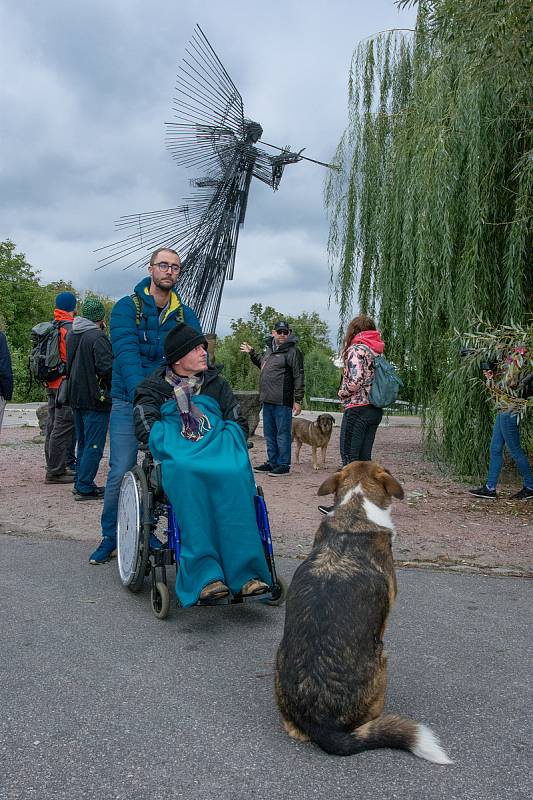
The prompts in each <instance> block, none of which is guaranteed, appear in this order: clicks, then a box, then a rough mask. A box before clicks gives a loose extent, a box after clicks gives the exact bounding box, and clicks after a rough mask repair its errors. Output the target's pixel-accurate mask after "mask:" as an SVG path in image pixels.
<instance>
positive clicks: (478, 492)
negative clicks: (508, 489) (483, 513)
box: [468, 486, 496, 500]
mask: <svg viewBox="0 0 533 800" xmlns="http://www.w3.org/2000/svg"><path fill="white" fill-rule="evenodd" d="M468 491H469V492H470V494H473V495H474V497H481V498H482V499H483V500H496V489H488V488H487V487H486V486H480V487H479V489H469V490H468Z"/></svg>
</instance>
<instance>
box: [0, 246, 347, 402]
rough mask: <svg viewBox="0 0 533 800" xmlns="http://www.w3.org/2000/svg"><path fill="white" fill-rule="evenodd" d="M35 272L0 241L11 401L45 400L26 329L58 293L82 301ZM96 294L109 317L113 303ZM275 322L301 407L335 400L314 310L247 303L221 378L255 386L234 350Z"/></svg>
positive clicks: (324, 331)
mask: <svg viewBox="0 0 533 800" xmlns="http://www.w3.org/2000/svg"><path fill="white" fill-rule="evenodd" d="M39 274H40V273H39V270H36V269H33V268H32V267H31V266H30V264H28V263H27V261H26V259H25V256H24V255H23V254H22V253H17V252H16V246H15V244H14V243H13V242H11V241H5V242H0V324H1V325H2V327H3V328H4V329H5V332H6V336H7V339H8V342H9V346H10V350H11V356H12V361H13V372H14V378H15V393H14V397H13V400H14V402H29V401H40V400H43V401H44V400H45V394H44V390H43V388H42V386H40V385H38V384H36V383H35V382H33V383H32V382H31V381H30V376H29V371H28V358H29V353H30V347H31V336H30V332H31V329H32V327H33V326H34V325H36V324H37V323H39V322H43V321H44V320H48V319H52V317H53V310H54V301H55V297H56V295H57V294H58V293H59V292H63V291H69V292H73V293H74V294H75V295H76V296H77V297H78V298H80V300H81V299H83V298H82V297H81V293H80V292H79V291H77V290H76V288H75V287H74V286H73V285H72V283H71V282H70V281H53V282H51V283H42V282H41V281H40V278H39ZM98 296H99V297H100V299H101V300H102V302H103V303H104V305H105V307H106V312H107V314H106V316H107V319H109V315H110V313H111V309H112V307H113V300H112V299H111V298H109V297H105V296H101V295H98ZM278 319H286V320H287V321H288V322H289V323H290V324H291V325H292V327H293V329H294V332H295V334H296V336H297V338H298V346H299V348H300V349H301V351H302V353H303V356H304V368H305V375H306V405H308V404H309V398H310V397H329V398H335V397H336V396H337V390H338V388H339V383H340V370H339V368H338V367H336V366H335V364H334V363H333V359H334V357H335V352H334V350H333V348H332V347H331V344H330V340H329V330H328V325H327V323H326V322H324V320H322V319H321V318H320V316H319V315H318V314H317V313H316V312H311V313H308V312H304V313H303V314H300V315H299V316H291V315H287V314H283V313H281V312H280V311H277V310H276V309H274V308H272V307H271V306H266V307H264V308H263V306H262V305H260V304H259V303H256V304H254V305H252V307H251V309H250V312H249V314H248V315H247V318H246V319H243V318H239V319H237V320H233V321H232V322H231V326H230V327H231V333H230V334H229V335H228V336H225V337H223V338H221V339H219V340H218V342H217V347H216V352H215V357H216V361H217V363H221V364H223V366H224V375H225V377H226V378H227V380H228V381H229V382H230V384H231V385H232V386H233V388H234V389H238V390H253V389H256V388H257V385H258V381H259V370H258V369H257V367H255V366H254V365H253V364H252V362H251V361H250V358H249V357H248V356H246V355H245V354H244V353H241V352H240V351H239V345H240V343H241V342H243V341H248V342H249V343H250V344H251V345H252V346H253V347H254V348H256V349H257V350H258V351H261V350H262V348H263V346H264V342H265V338H266V337H267V336H268V335H269V334H270V331H271V330H272V327H273V325H274V323H275V322H276V320H278Z"/></svg>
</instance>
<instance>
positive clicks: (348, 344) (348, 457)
mask: <svg viewBox="0 0 533 800" xmlns="http://www.w3.org/2000/svg"><path fill="white" fill-rule="evenodd" d="M384 350H385V345H384V343H383V339H382V338H381V335H380V333H379V331H378V330H376V323H375V322H374V320H373V319H371V318H370V317H368V316H367V315H366V314H360V315H359V316H358V317H355V318H354V319H352V321H351V322H350V323H349V324H348V328H347V330H346V336H345V337H344V342H343V351H342V361H343V373H342V380H341V385H340V389H339V392H338V396H339V400H340V401H341V403H342V405H343V406H344V413H343V417H342V424H341V436H340V450H341V461H342V466H343V467H345V466H346V465H347V464H350V463H351V462H352V461H370V460H371V459H372V446H373V444H374V439H375V438H376V431H377V429H378V426H379V423H380V422H381V419H382V417H383V408H385V407H386V406H388V405H390V404H392V403H394V401H395V400H396V398H397V396H398V391H399V389H400V387H401V386H402V385H403V384H402V381H401V380H400V378H399V377H398V376H397V374H396V371H395V369H394V367H393V366H392V364H390V363H389V362H388V361H387V360H386V358H385V357H384V356H383V352H384ZM332 509H333V506H318V510H319V511H320V512H321V513H322V514H328V513H329V512H330V511H332Z"/></svg>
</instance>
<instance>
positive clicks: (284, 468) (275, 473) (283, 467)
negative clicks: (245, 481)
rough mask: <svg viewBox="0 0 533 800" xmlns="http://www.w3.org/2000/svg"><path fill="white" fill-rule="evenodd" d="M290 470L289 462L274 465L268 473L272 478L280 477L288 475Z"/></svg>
mask: <svg viewBox="0 0 533 800" xmlns="http://www.w3.org/2000/svg"><path fill="white" fill-rule="evenodd" d="M290 471H291V468H290V467H289V465H288V464H280V465H279V467H274V469H273V470H272V471H271V472H269V473H268V474H269V475H270V477H271V478H278V477H279V476H280V475H287V474H288V473H289V472H290Z"/></svg>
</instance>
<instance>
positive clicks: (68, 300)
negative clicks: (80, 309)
mask: <svg viewBox="0 0 533 800" xmlns="http://www.w3.org/2000/svg"><path fill="white" fill-rule="evenodd" d="M77 304H78V300H77V298H76V295H75V294H72V292H59V294H58V295H57V297H56V308H58V309H59V310H60V311H66V312H67V313H71V312H72V311H74V309H75V308H76V306H77Z"/></svg>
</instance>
